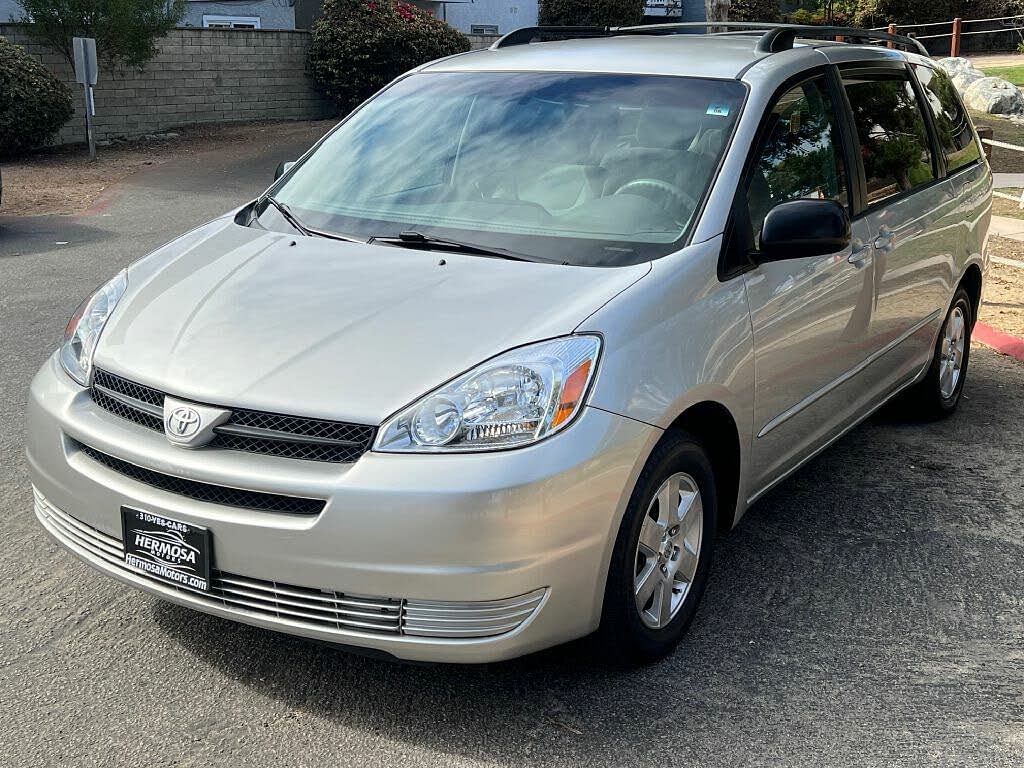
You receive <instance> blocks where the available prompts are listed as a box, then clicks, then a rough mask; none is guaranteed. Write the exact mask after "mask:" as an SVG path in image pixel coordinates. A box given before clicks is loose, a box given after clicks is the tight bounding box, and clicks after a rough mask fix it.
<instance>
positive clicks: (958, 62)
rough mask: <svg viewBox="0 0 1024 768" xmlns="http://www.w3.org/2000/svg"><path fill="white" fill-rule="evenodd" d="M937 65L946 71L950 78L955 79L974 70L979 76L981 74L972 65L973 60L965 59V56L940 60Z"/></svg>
mask: <svg viewBox="0 0 1024 768" xmlns="http://www.w3.org/2000/svg"><path fill="white" fill-rule="evenodd" d="M935 63H936V64H938V65H939V67H941V68H942V69H943V70H945V72H946V74H947V75H949V76H950V77H953V76H954V75H957V74H959V73H960V72H963V71H964V70H974V71H975V72H977V73H978V74H981V71H980V70H979V69H978V68H977V67H975V66H974V65H973V64H972V63H971V60H970V59H965V58H964V57H963V56H947V57H946V58H944V59H939V60H938V61H937V62H935Z"/></svg>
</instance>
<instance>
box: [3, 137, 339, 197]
mask: <svg viewBox="0 0 1024 768" xmlns="http://www.w3.org/2000/svg"><path fill="white" fill-rule="evenodd" d="M333 122H334V121H331V120H317V121H260V122H254V123H244V124H230V123H229V124H221V125H208V126H192V127H189V128H181V129H176V130H174V131H173V133H176V134H178V135H177V137H176V138H170V139H162V140H148V141H147V140H144V139H143V140H138V141H131V142H124V143H118V144H113V145H111V146H109V147H99V148H98V149H97V153H96V154H97V157H96V160H95V161H92V162H91V161H90V160H89V155H88V152H87V150H86V148H85V147H84V146H78V145H76V146H70V147H54V148H51V149H45V150H42V151H40V152H37V153H34V154H32V155H30V156H28V157H24V158H20V159H18V160H13V161H5V162H4V163H3V164H2V167H3V182H4V193H3V204H2V205H0V214H5V215H8V216H41V215H45V214H65V215H73V214H77V213H81V212H82V211H85V210H86V209H88V208H89V207H90V206H91V205H93V204H94V203H95V202H96V200H97V199H98V198H99V197H100V195H101V194H102V193H103V192H104V190H106V189H108V188H109V187H110V186H112V185H114V184H117V183H118V182H120V181H123V180H124V179H126V178H127V177H129V176H131V175H132V174H133V173H135V172H136V171H138V170H139V169H140V168H145V167H147V166H152V165H159V164H161V163H165V162H167V161H168V160H171V159H173V158H176V157H181V156H182V155H186V154H194V153H199V152H210V151H221V152H225V151H230V150H231V147H236V146H243V145H245V144H247V143H249V142H252V141H260V142H262V141H265V135H264V134H265V132H266V131H267V130H270V129H272V130H273V131H274V133H275V136H277V137H280V138H281V139H296V140H298V139H301V138H304V137H308V139H309V142H310V143H312V142H313V141H315V140H316V139H318V138H319V137H320V136H322V135H323V134H324V133H326V132H327V131H328V130H329V129H330V127H331V126H332V125H333Z"/></svg>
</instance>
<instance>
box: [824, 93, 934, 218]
mask: <svg viewBox="0 0 1024 768" xmlns="http://www.w3.org/2000/svg"><path fill="white" fill-rule="evenodd" d="M843 84H844V85H845V86H846V93H847V95H848V96H849V98H850V106H851V107H852V108H853V119H854V123H855V124H856V128H857V137H858V140H859V142H860V154H861V157H862V158H863V160H864V177H865V179H866V181H867V203H868V205H874V204H876V203H879V202H881V201H882V200H886V199H887V198H890V197H893V196H894V195H899V194H902V193H904V192H909V191H910V190H912V189H914V188H915V187H917V186H920V185H922V184H927V183H928V182H929V181H931V180H932V179H934V178H935V172H934V165H933V163H932V154H931V148H930V146H929V139H928V131H927V129H926V128H925V124H924V115H923V114H922V112H921V109H920V107H919V105H918V101H917V97H916V96H915V94H914V88H913V86H912V85H911V83H910V80H908V79H907V77H906V76H905V75H904V76H902V77H899V78H893V77H888V76H884V77H876V76H867V77H859V76H853V77H851V76H844V78H843Z"/></svg>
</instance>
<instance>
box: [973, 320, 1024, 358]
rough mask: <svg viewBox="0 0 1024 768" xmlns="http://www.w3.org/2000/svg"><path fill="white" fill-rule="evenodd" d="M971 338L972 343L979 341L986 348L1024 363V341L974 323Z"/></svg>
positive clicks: (987, 326)
mask: <svg viewBox="0 0 1024 768" xmlns="http://www.w3.org/2000/svg"><path fill="white" fill-rule="evenodd" d="M971 338H972V339H973V340H974V341H980V342H981V343H982V344H984V345H985V346H986V347H992V349H994V350H995V351H996V352H1002V353H1003V354H1004V355H1009V356H1010V357H1015V358H1017V359H1018V360H1020V361H1022V362H1024V339H1018V338H1017V337H1016V336H1011V335H1010V334H1008V333H1003V332H1002V331H997V330H996V329H995V328H993V327H992V326H990V325H985V323H975V325H974V332H973V333H972V334H971Z"/></svg>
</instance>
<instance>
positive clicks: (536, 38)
mask: <svg viewBox="0 0 1024 768" xmlns="http://www.w3.org/2000/svg"><path fill="white" fill-rule="evenodd" d="M610 35H611V27H597V26H592V27H553V26H552V27H520V28H519V29H514V30H512V31H511V32H508V33H507V34H505V35H502V36H501V37H499V38H498V39H497V40H495V41H494V43H493V44H492V45H491V49H492V50H497V49H498V48H508V47H509V46H512V45H525V44H526V43H540V42H547V41H549V40H575V39H577V38H581V37H609V36H610Z"/></svg>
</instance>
